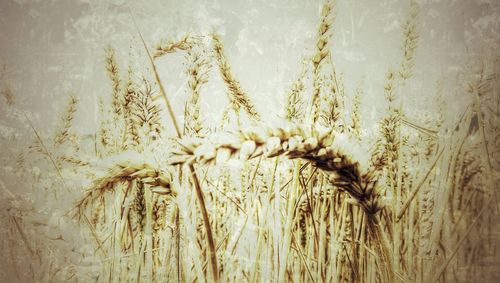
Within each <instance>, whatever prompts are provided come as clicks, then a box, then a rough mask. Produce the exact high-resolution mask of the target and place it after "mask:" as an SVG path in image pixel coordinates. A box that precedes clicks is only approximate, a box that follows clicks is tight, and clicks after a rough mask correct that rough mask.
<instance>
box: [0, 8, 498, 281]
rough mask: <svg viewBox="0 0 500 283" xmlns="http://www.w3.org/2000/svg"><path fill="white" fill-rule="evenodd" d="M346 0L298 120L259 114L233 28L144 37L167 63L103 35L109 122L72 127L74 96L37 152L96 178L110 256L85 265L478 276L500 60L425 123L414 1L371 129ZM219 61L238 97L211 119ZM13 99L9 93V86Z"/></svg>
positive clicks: (193, 276) (282, 277)
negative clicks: (168, 75)
mask: <svg viewBox="0 0 500 283" xmlns="http://www.w3.org/2000/svg"><path fill="white" fill-rule="evenodd" d="M335 11H336V9H335V5H334V3H333V2H332V1H326V2H325V4H324V6H323V9H322V12H321V15H320V21H319V26H318V30H317V36H316V38H315V45H314V49H313V52H312V54H308V55H307V56H306V59H305V60H303V67H302V70H301V72H300V74H299V75H298V78H297V79H296V80H295V81H294V82H293V84H292V85H291V86H290V88H289V91H288V93H287V95H286V101H285V103H284V105H285V109H284V115H283V116H284V119H283V120H284V121H281V122H279V123H276V124H278V125H279V126H274V127H273V126H269V125H264V124H263V123H262V121H261V120H262V119H261V115H260V114H259V112H258V107H257V106H258V105H255V104H254V103H253V101H252V98H251V96H250V95H249V94H248V93H247V92H246V90H245V88H244V86H243V85H242V84H241V83H240V81H239V80H238V78H237V74H235V73H234V71H233V69H232V68H231V64H230V61H231V60H230V59H231V58H229V57H228V56H227V55H226V54H225V51H224V45H223V41H224V39H223V38H222V37H221V36H220V35H218V34H211V35H210V36H202V35H193V34H187V35H185V36H182V37H181V38H179V39H171V40H164V41H161V42H160V43H158V44H157V45H156V46H155V47H154V48H153V49H151V50H150V49H149V48H148V47H147V44H146V43H144V45H145V46H144V47H145V49H146V50H145V51H146V53H147V54H148V57H149V58H148V59H149V60H150V61H149V62H147V63H148V64H150V67H151V69H152V70H153V74H142V73H141V72H139V71H138V68H137V67H136V66H133V65H130V66H129V67H128V69H127V70H126V71H124V70H122V69H121V67H120V65H119V60H118V58H117V57H116V53H115V51H114V50H113V49H112V48H107V49H106V51H105V66H106V68H105V70H106V72H107V74H108V76H109V79H110V90H111V91H110V92H111V95H110V96H109V97H108V98H103V99H101V100H100V101H99V121H100V122H99V125H98V129H97V130H96V132H95V134H93V135H88V136H81V135H79V134H78V133H77V132H76V130H75V129H73V127H72V124H73V119H74V115H75V112H76V109H77V106H78V99H77V98H76V97H72V98H70V100H69V103H68V107H67V109H66V111H65V113H63V115H62V120H61V123H60V126H59V128H58V129H57V131H56V132H55V134H54V135H53V138H52V142H50V143H49V142H48V141H47V139H45V138H43V137H41V136H40V135H39V133H38V132H37V131H36V129H35V128H34V127H33V131H34V133H35V136H36V137H37V138H36V140H35V142H34V143H33V146H31V150H32V152H34V153H37V154H39V156H41V158H44V159H45V160H47V161H49V162H50V164H52V165H53V168H54V172H56V173H55V174H56V176H57V178H58V179H60V180H62V182H60V184H59V185H62V186H64V187H66V188H68V186H67V184H66V182H65V181H64V180H67V179H69V178H71V177H72V176H75V175H80V176H82V175H83V176H85V177H86V178H89V179H90V180H91V182H90V183H91V184H90V185H89V187H88V188H87V189H86V190H85V192H83V193H82V192H81V191H78V192H76V193H77V194H78V200H77V201H76V204H75V209H74V210H73V211H72V213H71V215H72V216H74V218H75V219H77V220H78V222H79V223H81V228H82V233H84V234H85V241H87V243H89V244H91V245H92V247H93V248H94V250H93V254H91V255H87V256H88V257H90V258H91V260H92V261H94V263H97V265H98V267H97V268H96V269H94V270H92V272H87V273H85V272H80V273H78V275H73V276H76V277H75V278H80V279H81V280H83V281H86V280H90V279H93V280H98V281H113V282H121V281H141V280H142V281H144V280H145V281H148V282H150V281H182V282H197V281H198V282H206V281H208V282H214V281H231V282H232V281H236V280H244V281H250V282H261V281H263V282H266V281H278V282H289V281H290V282H435V281H440V282H455V281H461V280H462V281H467V280H469V277H468V276H476V277H474V278H478V277H477V274H479V273H480V272H481V270H480V269H477V270H466V271H465V272H464V268H463V267H464V266H470V265H471V264H470V263H471V262H475V261H479V260H480V257H481V255H484V254H485V250H487V249H491V248H492V246H491V245H492V244H491V240H490V238H489V236H488V235H490V234H492V232H491V231H488V229H491V228H490V227H491V226H492V225H489V224H488V223H491V221H492V219H493V218H492V214H493V213H485V211H493V210H494V206H493V205H492V204H493V201H494V200H495V197H496V196H495V195H494V181H495V180H494V179H493V178H494V175H495V172H497V170H498V166H499V163H500V158H499V157H500V154H499V152H498V145H499V140H500V132H499V131H498V130H499V129H498V128H497V125H498V122H499V121H498V117H499V113H500V108H499V107H500V106H499V105H500V104H499V103H500V102H499V99H498V95H497V91H498V87H497V82H498V71H497V70H496V69H494V68H492V67H491V66H489V65H488V66H484V67H483V68H481V70H480V71H479V72H474V73H473V74H472V76H471V77H470V79H468V80H467V85H466V86H464V87H463V92H464V93H466V95H468V96H469V97H470V101H471V103H470V105H469V106H468V107H467V108H466V109H465V110H464V112H463V114H462V115H461V116H460V117H459V118H458V119H457V120H456V121H448V120H447V118H446V116H447V115H445V113H446V107H445V105H446V103H445V101H444V98H443V92H444V89H443V87H442V86H441V85H438V86H437V87H436V97H437V98H438V99H437V100H436V101H437V102H438V103H436V104H435V105H433V106H435V109H434V113H433V114H432V115H428V116H426V117H418V118H419V119H420V120H419V121H413V120H410V118H409V116H410V114H412V113H406V111H407V109H405V108H404V107H403V106H402V105H403V104H402V103H401V99H402V97H401V93H403V91H405V90H406V83H407V82H408V81H409V80H411V79H412V78H413V68H414V64H415V54H416V51H417V47H418V43H419V37H418V15H419V13H418V6H417V5H416V4H415V3H413V2H412V4H411V5H410V8H409V14H408V17H407V20H406V21H405V23H404V25H403V29H402V31H403V45H402V55H401V61H400V62H401V63H400V64H399V65H397V66H394V68H392V69H391V70H389V71H388V72H387V76H386V77H385V82H384V88H383V89H381V91H382V92H384V94H385V97H386V105H387V106H386V109H385V110H386V111H385V115H384V117H383V118H382V119H381V121H380V122H379V124H378V128H377V132H370V130H368V129H366V128H363V118H364V117H363V115H361V110H360V104H361V101H362V100H363V86H362V84H359V87H358V88H357V89H356V90H355V91H350V90H348V89H346V88H345V86H344V83H343V82H342V76H341V75H340V73H339V72H338V71H337V69H336V66H335V65H334V63H333V62H334V57H335V56H334V55H335V54H332V53H331V49H332V48H331V46H330V42H331V41H332V34H333V27H334V26H335V24H334V19H335ZM172 53H182V54H183V55H184V61H185V62H186V65H185V66H186V69H185V75H186V76H187V82H188V83H187V87H186V88H185V90H186V98H185V101H186V103H185V107H184V109H183V110H182V111H175V112H182V113H183V114H184V119H183V120H179V121H177V118H176V117H177V116H176V115H175V113H174V110H177V109H172V107H171V105H170V102H169V101H168V94H167V93H166V92H165V89H164V87H163V84H162V81H161V76H160V75H161V74H159V73H158V72H157V69H156V64H157V63H158V61H159V60H162V59H163V58H164V57H165V56H170V54H172ZM497 63H498V62H497ZM497 65H498V64H497ZM212 68H217V69H218V74H219V76H220V78H221V80H222V81H223V83H224V84H225V86H226V89H225V90H224V91H225V92H226V94H227V98H228V99H227V100H228V101H229V103H228V106H227V108H226V109H225V110H224V115H222V116H223V118H222V121H220V125H221V126H220V127H219V128H217V129H210V128H209V127H207V126H206V125H204V116H203V112H202V110H201V103H200V100H202V99H203V89H204V88H203V87H204V86H205V85H206V84H208V83H210V75H211V74H212V73H211V72H210V71H211V70H212ZM4 97H5V99H6V100H7V101H12V95H9V93H7V92H6V93H4ZM350 101H352V102H350ZM163 103H166V105H163ZM486 104H487V105H488V106H489V107H486ZM164 106H165V107H164ZM163 115H165V116H166V115H169V116H170V119H172V122H173V128H174V130H175V132H176V133H177V137H169V136H168V135H167V131H166V129H167V128H168V127H170V126H169V125H164V124H163V121H164V120H163V119H162V116H163ZM229 116H232V117H235V118H236V119H233V120H231V119H229ZM240 118H248V119H240ZM299 121H300V123H299ZM179 122H182V124H179ZM228 124H232V125H231V127H226V126H227V125H228ZM423 124H425V125H426V127H422V126H420V125H423ZM228 128H232V129H235V130H232V131H227V129H228ZM62 148H66V149H67V150H61V149H62ZM68 168H71V170H68ZM63 169H65V170H63ZM69 171H71V172H69ZM71 193H73V194H74V193H75V192H74V191H72V192H71ZM11 219H13V220H12V229H13V231H22V226H20V224H19V221H18V219H21V218H20V217H17V218H11ZM476 231H479V232H476ZM483 231H488V233H483ZM473 234H477V235H476V237H472V235H473ZM477 237H479V238H480V239H479V240H477ZM25 238H26V237H25ZM24 241H25V242H26V243H28V244H27V246H28V247H29V248H28V250H34V248H31V247H30V245H29V240H28V239H27V238H26V240H24ZM464 251H465V252H464ZM87 260H88V259H87ZM476 268H477V267H476ZM75 274H76V273H75ZM66 278H68V277H66ZM69 278H73V277H69ZM470 278H473V277H470Z"/></svg>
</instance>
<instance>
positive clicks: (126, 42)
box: [0, 0, 500, 265]
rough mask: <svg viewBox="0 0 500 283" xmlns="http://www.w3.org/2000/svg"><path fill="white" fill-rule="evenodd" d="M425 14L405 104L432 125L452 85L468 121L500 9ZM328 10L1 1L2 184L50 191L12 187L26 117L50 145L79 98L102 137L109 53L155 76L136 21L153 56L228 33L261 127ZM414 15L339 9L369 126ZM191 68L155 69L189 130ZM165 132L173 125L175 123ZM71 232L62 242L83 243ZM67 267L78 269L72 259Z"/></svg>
mask: <svg viewBox="0 0 500 283" xmlns="http://www.w3.org/2000/svg"><path fill="white" fill-rule="evenodd" d="M419 3H420V6H421V10H420V18H419V21H420V22H419V33H420V41H419V48H418V49H417V51H416V56H415V62H416V65H415V69H414V70H415V72H414V77H413V78H412V79H411V80H410V81H409V83H408V87H407V88H406V89H407V90H411V91H409V92H408V93H402V94H401V97H402V101H403V104H404V107H405V108H406V109H408V111H407V112H406V113H407V115H408V116H409V118H410V119H411V120H413V121H415V122H420V123H422V117H423V115H424V114H425V112H426V111H430V110H429V109H431V106H432V105H433V104H434V100H435V97H436V84H437V83H438V82H441V83H442V84H443V86H444V91H445V93H444V95H445V97H446V99H447V101H448V103H447V106H448V113H450V117H456V116H457V115H459V113H460V112H461V110H462V109H463V105H465V104H466V103H467V102H468V101H469V98H468V97H464V96H463V92H457V91H456V90H457V89H461V88H462V87H463V83H464V76H466V75H467V74H469V73H470V72H471V71H472V70H474V68H476V67H477V66H478V64H477V63H478V58H486V57H488V56H492V55H494V54H492V52H497V54H498V51H496V50H498V47H499V46H498V45H497V44H498V42H499V38H500V36H499V31H500V26H499V24H500V1H498V0H490V1H486V0H462V1H458V0H456V1H455V0H442V1H440V0H422V1H419ZM321 5H322V1H305V0H302V1H282V0H275V1H269V0H267V1H260V0H253V1H242V0H238V1H236V0H207V1H165V0H150V1H124V0H114V1H100V0H96V1H93V0H32V1H29V0H2V1H1V2H0V64H2V65H3V66H5V72H4V75H3V76H2V79H1V81H0V86H1V88H2V90H3V89H6V88H9V89H11V91H12V93H13V95H14V98H15V108H16V109H18V110H19V111H18V112H17V114H15V113H13V112H12V111H8V108H9V107H10V106H8V105H7V104H6V101H5V100H4V99H3V97H1V98H0V180H2V184H5V186H7V187H8V188H9V189H10V191H12V192H14V193H16V194H20V195H25V196H27V197H28V199H29V196H33V198H35V197H36V194H35V193H32V192H33V190H35V191H36V190H42V187H43V186H44V183H43V182H40V183H39V184H34V185H23V184H19V180H18V179H16V178H15V174H14V173H15V172H14V171H15V169H14V168H15V165H14V164H15V162H16V157H17V156H18V154H19V153H20V152H23V151H26V149H27V147H28V145H30V144H32V143H33V140H34V135H33V132H32V130H31V129H30V127H29V125H28V124H27V123H26V122H25V119H24V118H23V117H22V115H21V114H19V113H24V112H25V113H27V115H28V116H29V117H31V119H32V120H33V124H34V126H35V127H36V128H37V130H38V131H39V132H40V133H41V135H42V136H44V137H48V136H50V134H51V133H52V132H53V130H54V128H55V126H56V125H57V123H58V119H59V117H60V115H61V113H62V112H63V111H64V108H65V106H66V105H67V101H68V97H69V95H70V94H76V95H77V96H78V97H79V98H80V103H79V104H78V111H77V113H76V117H75V125H76V126H75V127H76V129H77V131H79V132H80V133H82V134H90V133H93V131H94V130H95V129H96V128H97V127H98V125H99V122H98V107H97V105H98V100H99V97H104V98H105V99H108V97H109V94H110V90H111V86H110V82H109V80H108V77H107V74H106V71H105V66H104V49H105V48H106V47H109V46H111V47H113V48H115V49H116V51H117V60H118V64H119V65H120V67H121V70H120V71H121V72H122V73H125V71H126V68H127V65H128V64H129V62H132V64H134V65H135V66H149V64H148V62H147V60H146V57H145V53H144V49H143V47H142V44H141V42H140V41H139V36H138V32H137V30H136V28H135V27H134V24H133V21H132V18H131V13H132V14H133V16H134V17H135V18H136V20H137V24H138V26H139V29H140V31H141V32H142V34H143V36H144V39H145V40H146V42H147V44H148V45H149V47H150V48H152V47H154V44H156V43H157V42H158V41H159V40H160V39H171V38H179V37H180V36H182V35H184V34H185V33H186V32H192V33H197V34H205V35H208V34H210V33H211V32H212V31H217V32H219V33H220V34H221V38H222V42H223V44H224V45H225V51H226V53H227V57H228V60H229V62H230V63H231V66H232V70H233V72H234V74H235V76H236V77H237V79H238V80H239V81H240V82H241V85H242V87H243V88H244V89H245V90H246V91H247V92H248V93H249V94H250V96H251V98H252V99H253V100H254V102H255V104H256V107H257V110H258V111H259V112H260V113H262V116H263V121H271V120H277V119H278V118H279V117H281V116H282V113H283V112H282V109H283V105H284V102H285V93H286V91H287V90H288V89H289V87H290V85H291V82H292V81H293V80H295V79H296V77H297V75H298V74H299V72H300V67H301V65H300V64H301V60H302V59H303V58H305V57H304V56H310V55H311V54H312V51H313V49H314V44H315V34H316V30H317V24H318V19H319V14H320V8H321ZM408 8H409V1H398V0H383V1H369V0H364V1H361V0H352V1H338V3H337V6H336V8H335V10H336V15H337V16H336V20H335V22H334V32H333V39H332V41H331V42H332V56H333V60H334V63H335V64H336V67H337V71H338V72H339V73H340V74H341V76H342V78H343V80H344V83H345V87H346V90H347V95H348V97H349V96H351V95H352V93H353V91H354V90H355V89H356V87H357V86H358V85H360V84H362V85H363V86H364V91H365V94H364V96H363V97H362V106H361V107H362V108H361V110H362V119H363V121H362V122H363V123H364V126H365V127H368V128H369V127H372V126H374V125H375V123H376V122H377V121H378V120H379V117H380V116H381V115H382V114H383V113H384V110H385V105H384V94H383V83H384V78H385V74H386V73H387V71H388V70H389V68H391V67H392V68H397V64H398V63H399V62H400V60H401V57H402V51H401V45H402V31H401V25H402V24H403V23H404V21H405V20H406V18H407V13H408ZM182 62H183V56H182V55H179V54H174V55H169V56H165V57H163V58H161V59H159V60H158V67H159V71H160V75H161V77H162V80H163V82H164V84H165V86H166V91H167V93H168V95H169V96H170V98H171V99H172V101H173V104H174V108H175V111H176V114H177V115H178V117H179V119H181V120H182V113H183V105H184V102H185V100H186V95H185V91H184V87H185V82H186V77H185V75H184V73H183V71H184V69H185V66H184V65H183V63H182ZM143 68H144V70H143V72H144V73H149V72H150V70H149V69H148V67H143ZM210 80H211V83H209V84H208V85H207V86H206V87H204V88H202V93H201V103H202V109H201V113H202V114H201V115H202V118H204V119H205V121H206V123H207V124H208V125H211V126H212V127H215V126H216V125H217V123H218V121H219V120H220V117H221V116H222V112H223V110H224V107H225V106H226V104H227V100H226V96H225V89H224V88H223V87H222V82H221V80H220V78H218V77H217V69H216V68H213V69H212V75H211V77H210ZM457 93H460V94H457ZM351 97H352V96H351ZM348 103H349V102H348ZM165 116H166V113H165ZM165 125H168V126H170V121H169V120H168V118H165ZM169 130H170V131H171V129H169ZM46 166H47V168H38V167H37V168H30V170H32V171H33V172H44V171H52V168H51V167H50V164H48V163H47V165H46ZM28 167H29V165H28ZM78 185H79V184H76V185H75V186H77V187H78ZM80 185H81V184H80ZM82 189H83V188H82ZM3 194H4V192H3V191H2V192H1V194H0V195H2V197H5V196H3ZM36 201H37V200H36V199H32V202H33V203H36ZM67 201H68V202H69V201H72V200H67ZM57 205H58V204H54V206H57ZM35 207H36V205H35ZM35 210H36V208H35ZM36 213H40V214H41V215H42V214H43V215H44V217H46V218H49V219H53V218H54V217H56V218H57V217H60V215H61V214H62V212H57V209H53V210H47V209H46V210H44V211H36ZM63 233H65V234H64V237H65V239H71V237H72V236H73V237H76V236H74V235H72V234H78V232H71V231H63ZM68 241H70V240H68ZM69 245H71V243H70V244H69ZM56 255H57V252H56ZM67 260H69V261H70V262H71V260H72V258H71V257H69V258H68V259H67ZM75 261H76V259H75ZM72 263H73V264H75V265H78V264H81V263H78V262H72Z"/></svg>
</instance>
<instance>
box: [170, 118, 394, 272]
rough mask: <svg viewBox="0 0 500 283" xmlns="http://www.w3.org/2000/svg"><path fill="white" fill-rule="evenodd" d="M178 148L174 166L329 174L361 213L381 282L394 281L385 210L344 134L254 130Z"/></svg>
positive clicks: (305, 129)
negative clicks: (286, 165) (293, 165)
mask: <svg viewBox="0 0 500 283" xmlns="http://www.w3.org/2000/svg"><path fill="white" fill-rule="evenodd" d="M179 144H180V149H179V150H178V151H177V152H174V154H173V156H172V157H171V159H170V163H171V164H172V165H178V164H187V165H192V164H194V163H199V164H212V163H216V164H223V163H225V162H227V161H228V160H229V159H231V158H235V159H239V160H248V159H251V158H255V157H258V156H262V155H263V156H265V157H276V156H287V157H288V158H290V159H294V158H300V159H305V160H308V161H310V162H312V163H313V165H314V166H315V167H317V168H319V169H321V170H322V171H323V172H324V173H325V174H327V176H328V179H329V181H330V182H331V183H332V184H333V185H334V186H337V187H339V188H341V189H342V190H344V191H345V192H347V193H348V195H349V196H350V197H351V198H350V199H349V200H348V201H349V203H351V204H355V205H358V206H360V207H361V208H362V210H363V211H364V212H365V214H366V215H367V217H366V221H367V222H366V227H367V229H368V233H369V236H370V239H371V241H372V243H373V246H374V249H375V250H376V251H377V253H378V257H379V258H378V260H379V263H380V264H381V266H383V267H384V268H383V270H385V277H386V278H392V276H393V268H392V264H391V260H390V255H391V252H390V248H389V244H388V240H387V239H386V237H385V234H384V232H383V229H382V227H381V226H380V223H379V220H378V217H377V215H376V213H377V212H378V211H380V210H381V209H382V208H383V207H384V204H383V200H382V198H381V196H380V195H379V192H378V190H377V189H376V188H377V186H376V184H377V180H376V178H375V174H374V173H373V172H372V171H370V170H367V168H366V165H364V164H365V163H366V162H363V161H362V160H363V158H364V157H366V156H367V155H366V154H363V153H358V154H356V152H355V149H356V148H359V147H356V146H355V145H354V144H355V142H354V141H350V140H348V139H347V137H346V136H345V135H344V134H337V133H334V132H333V131H332V130H330V129H327V128H322V127H320V126H316V127H312V128H309V127H300V126H290V127H283V128H275V129H269V128H267V129H266V128H262V127H252V128H249V129H247V130H244V131H241V132H238V133H219V134H215V135H213V136H211V137H210V138H207V139H196V138H191V139H182V140H180V141H179ZM349 149H351V150H350V151H351V152H349ZM353 154H354V155H353Z"/></svg>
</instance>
